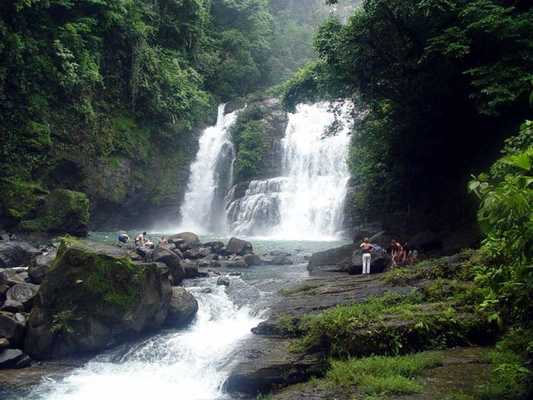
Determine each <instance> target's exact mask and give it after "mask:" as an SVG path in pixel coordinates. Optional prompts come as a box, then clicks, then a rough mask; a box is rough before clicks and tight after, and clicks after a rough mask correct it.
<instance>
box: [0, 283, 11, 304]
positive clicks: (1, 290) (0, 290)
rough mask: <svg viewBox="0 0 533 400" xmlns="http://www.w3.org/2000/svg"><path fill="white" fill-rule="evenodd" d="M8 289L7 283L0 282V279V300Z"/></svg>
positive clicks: (4, 296)
mask: <svg viewBox="0 0 533 400" xmlns="http://www.w3.org/2000/svg"><path fill="white" fill-rule="evenodd" d="M0 279H1V278H0ZM8 290H9V285H8V284H7V283H2V282H1V281H0V302H1V301H3V300H4V299H5V298H6V293H7V291H8Z"/></svg>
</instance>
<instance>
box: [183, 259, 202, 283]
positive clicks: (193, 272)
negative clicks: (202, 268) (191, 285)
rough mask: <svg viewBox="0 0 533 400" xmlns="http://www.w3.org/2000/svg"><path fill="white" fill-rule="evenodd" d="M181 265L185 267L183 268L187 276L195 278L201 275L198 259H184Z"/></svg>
mask: <svg viewBox="0 0 533 400" xmlns="http://www.w3.org/2000/svg"><path fill="white" fill-rule="evenodd" d="M181 266H182V267H183V270H184V272H185V276H184V277H185V278H188V279H193V278H197V277H198V276H199V275H198V274H199V272H198V268H199V264H198V262H196V261H191V260H183V261H182V263H181Z"/></svg>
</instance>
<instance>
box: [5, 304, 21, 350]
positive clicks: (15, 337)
mask: <svg viewBox="0 0 533 400" xmlns="http://www.w3.org/2000/svg"><path fill="white" fill-rule="evenodd" d="M25 327H26V318H24V316H23V315H22V314H20V313H17V314H11V313H7V312H4V311H0V337H3V338H6V339H7V340H9V343H10V344H11V345H12V346H18V345H19V344H20V343H21V341H22V338H23V336H24V329H25Z"/></svg>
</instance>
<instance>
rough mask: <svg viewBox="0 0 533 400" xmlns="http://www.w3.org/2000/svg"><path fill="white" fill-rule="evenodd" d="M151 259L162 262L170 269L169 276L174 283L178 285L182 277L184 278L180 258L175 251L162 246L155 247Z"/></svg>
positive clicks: (184, 274)
mask: <svg viewBox="0 0 533 400" xmlns="http://www.w3.org/2000/svg"><path fill="white" fill-rule="evenodd" d="M152 260H153V261H155V262H159V263H163V264H165V265H166V266H167V267H168V269H169V271H170V277H171V279H172V283H173V284H174V285H179V284H180V283H181V281H182V280H183V278H185V276H186V273H185V269H184V268H183V266H182V263H181V259H180V257H179V256H178V255H177V254H176V252H174V251H172V250H170V249H167V248H164V247H157V248H156V249H155V250H154V251H153V252H152Z"/></svg>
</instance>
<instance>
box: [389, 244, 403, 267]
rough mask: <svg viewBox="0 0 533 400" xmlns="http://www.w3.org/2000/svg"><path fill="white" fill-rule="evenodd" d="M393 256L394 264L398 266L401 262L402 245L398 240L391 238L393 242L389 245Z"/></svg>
mask: <svg viewBox="0 0 533 400" xmlns="http://www.w3.org/2000/svg"><path fill="white" fill-rule="evenodd" d="M389 250H390V254H391V258H392V266H393V267H397V266H398V265H399V264H400V263H401V255H402V251H403V249H402V245H401V244H400V242H398V241H397V240H394V239H393V240H391V244H390V247H389Z"/></svg>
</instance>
